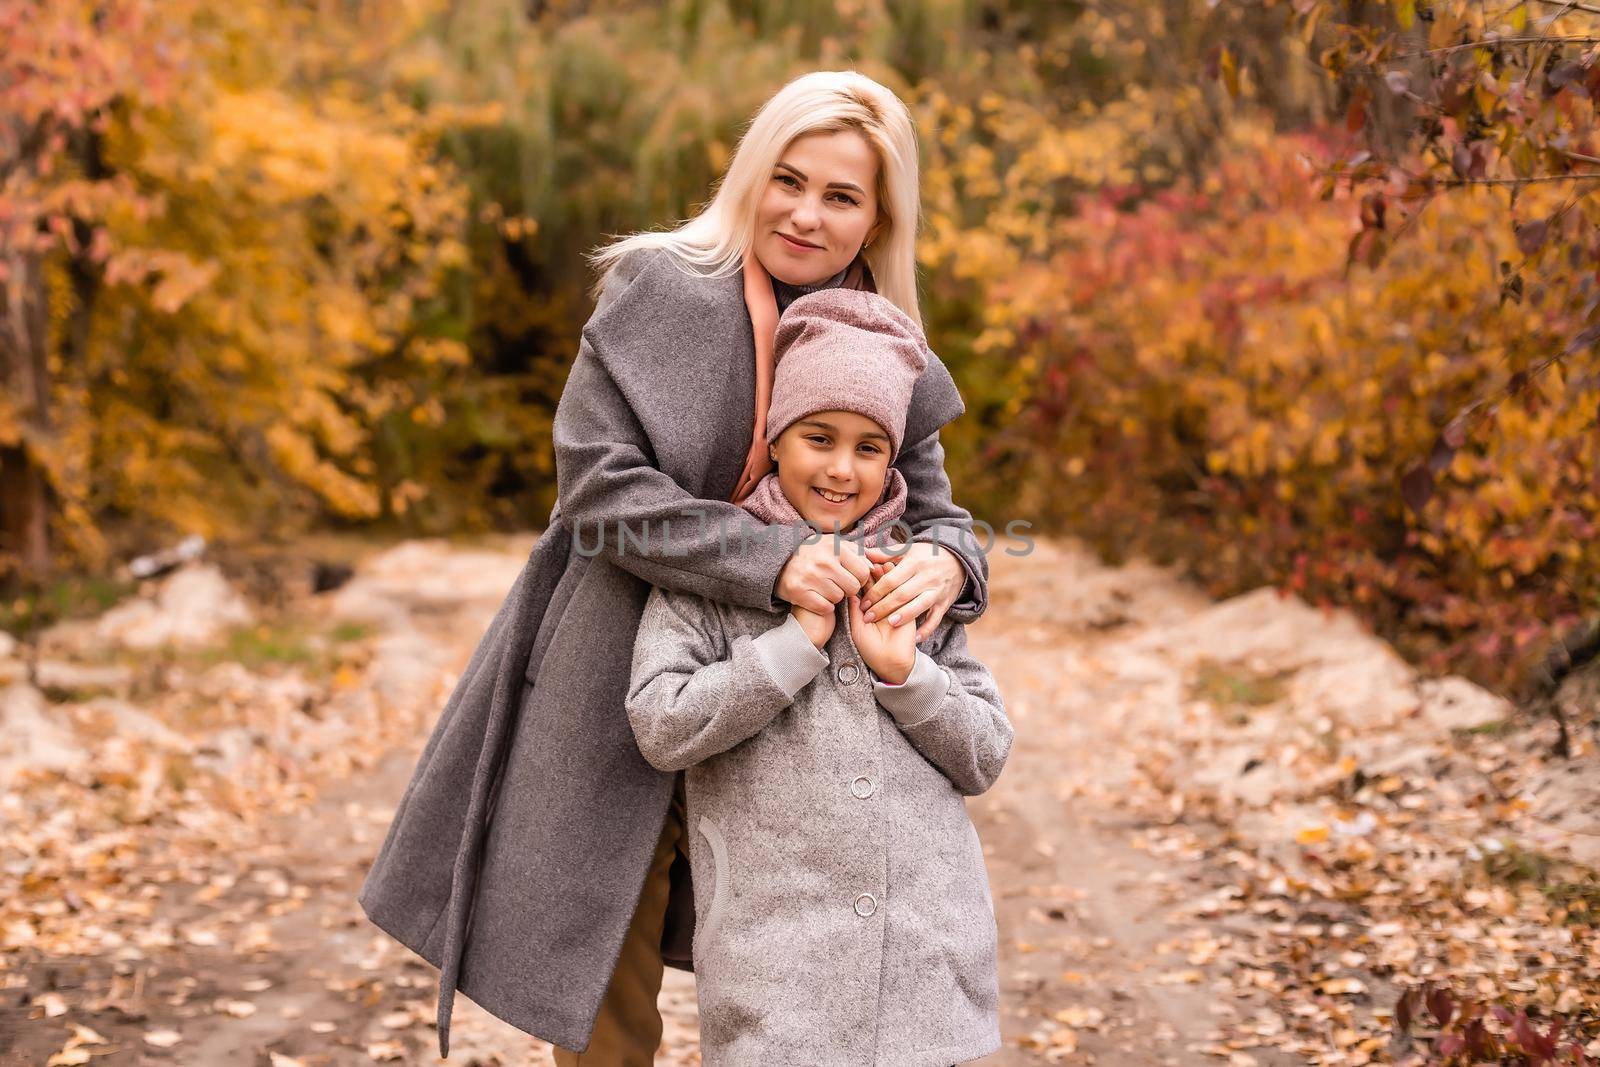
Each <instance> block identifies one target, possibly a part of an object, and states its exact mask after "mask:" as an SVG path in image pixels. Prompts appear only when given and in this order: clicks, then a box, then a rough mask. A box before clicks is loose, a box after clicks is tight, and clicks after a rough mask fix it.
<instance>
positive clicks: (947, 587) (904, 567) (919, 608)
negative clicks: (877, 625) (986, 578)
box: [861, 541, 967, 644]
mask: <svg viewBox="0 0 1600 1067" xmlns="http://www.w3.org/2000/svg"><path fill="white" fill-rule="evenodd" d="M866 554H867V559H868V560H870V561H871V562H873V563H882V564H887V565H888V571H887V573H885V574H884V575H883V576H882V577H878V578H876V579H875V580H873V582H872V585H871V587H870V588H869V589H868V590H867V591H866V592H865V593H863V594H862V597H861V599H862V602H863V606H864V607H865V609H866V611H865V618H866V620H867V621H868V622H876V621H878V620H879V619H886V620H887V621H888V622H890V623H891V624H892V623H898V622H909V621H911V620H912V619H915V618H917V617H918V616H919V615H921V614H922V613H923V612H927V613H928V617H927V619H926V620H924V621H923V623H922V625H921V626H919V627H918V628H917V642H918V643H919V644H920V643H921V642H923V641H926V640H927V639H928V635H930V634H932V633H933V631H934V630H936V629H938V628H939V623H940V622H942V621H943V620H944V613H945V612H947V611H949V610H950V605H951V604H954V603H955V602H956V598H957V597H959V596H960V595H961V589H962V587H963V586H965V585H966V584H967V572H966V569H965V568H963V567H962V566H961V563H960V561H958V560H957V559H956V555H955V553H954V552H952V551H950V550H949V549H948V548H943V547H940V546H938V545H932V544H929V543H928V542H926V541H916V542H913V543H912V544H910V545H908V546H904V549H903V551H902V550H901V549H896V550H895V551H893V552H890V551H888V550H886V549H882V548H877V547H871V548H868V549H867V553H866Z"/></svg>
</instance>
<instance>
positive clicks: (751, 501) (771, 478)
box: [739, 467, 907, 547]
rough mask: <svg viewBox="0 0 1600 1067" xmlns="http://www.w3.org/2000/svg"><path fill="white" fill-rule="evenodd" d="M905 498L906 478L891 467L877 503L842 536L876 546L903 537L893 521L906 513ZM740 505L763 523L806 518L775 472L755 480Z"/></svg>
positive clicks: (795, 522)
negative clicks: (796, 508) (784, 491)
mask: <svg viewBox="0 0 1600 1067" xmlns="http://www.w3.org/2000/svg"><path fill="white" fill-rule="evenodd" d="M906 497H907V492H906V480H905V477H904V476H903V475H901V473H900V472H899V471H897V470H895V469H894V468H893V467H890V468H889V474H888V477H886V478H885V479H884V480H883V493H882V494H881V495H880V496H879V497H878V502H877V503H876V504H874V505H872V508H871V509H870V510H869V511H868V512H867V513H866V514H865V515H863V516H861V518H859V519H857V520H856V524H855V525H854V526H852V527H851V528H850V529H848V530H846V531H845V532H844V533H843V534H842V535H841V536H843V537H845V538H847V539H849V540H852V541H860V542H861V543H862V544H864V545H875V546H877V547H883V546H884V545H887V544H891V543H895V542H898V541H901V540H903V539H904V537H905V529H904V527H903V526H902V527H899V528H896V527H895V526H893V525H892V523H893V522H894V521H895V520H896V519H898V518H900V516H902V515H904V514H905V511H906ZM739 506H740V507H742V508H744V509H745V510H746V511H748V512H750V514H752V515H754V516H755V517H756V518H758V519H760V520H761V521H762V522H764V523H775V524H778V525H781V526H796V525H800V524H802V523H804V522H805V521H806V520H805V519H804V518H803V517H802V516H801V514H800V512H799V511H797V510H795V506H794V505H793V504H791V503H790V502H789V498H788V497H786V496H784V495H783V490H782V489H780V488H779V487H778V472H777V471H773V472H772V473H770V474H768V475H766V476H764V477H763V478H762V479H761V480H760V481H759V482H757V483H756V487H755V488H754V489H753V490H751V492H750V494H749V495H748V496H746V497H745V498H744V499H743V500H741V501H739Z"/></svg>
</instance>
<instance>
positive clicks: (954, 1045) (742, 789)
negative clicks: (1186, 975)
mask: <svg viewBox="0 0 1600 1067" xmlns="http://www.w3.org/2000/svg"><path fill="white" fill-rule="evenodd" d="M847 619H848V611H847V608H846V606H845V605H843V604H841V605H840V606H839V607H838V609H837V613H836V622H835V625H834V630H833V636H832V637H831V638H829V640H828V642H827V644H826V646H825V648H824V649H823V650H818V649H817V648H816V646H814V645H813V644H812V643H811V639H810V638H809V637H807V636H806V633H805V631H804V630H803V629H801V627H800V624H799V623H798V622H796V621H795V620H794V618H793V616H792V615H790V614H789V613H788V612H787V611H783V612H781V613H779V614H774V613H772V612H769V611H765V610H763V609H759V608H749V607H743V606H741V605H734V604H718V603H715V602H713V601H710V600H707V599H705V598H704V597H701V596H696V595H694V594H692V593H676V592H672V591H670V590H663V589H656V590H654V591H652V592H651V594H650V599H649V602H648V603H646V604H645V609H644V617H643V619H642V620H641V622H640V624H639V634H638V639H637V640H636V642H635V644H634V652H633V678H632V680H631V681H630V682H629V685H628V701H627V709H628V717H629V720H630V721H631V722H632V724H633V730H634V734H635V736H636V737H637V738H638V741H639V750H640V751H641V752H642V753H643V754H644V757H645V759H647V760H649V761H650V763H651V764H652V765H654V766H656V767H659V768H660V769H662V770H664V771H675V770H684V769H686V770H687V780H686V782H685V787H686V790H687V801H688V822H689V826H688V830H689V839H690V856H691V861H692V865H693V871H694V890H695V893H694V898H695V906H696V909H697V912H698V914H697V916H696V919H697V921H696V924H695V940H694V959H695V986H696V991H697V993H698V995H699V1002H700V1048H701V1054H702V1056H703V1057H704V1060H705V1064H706V1067H742V1065H745V1064H781V1063H794V1064H827V1065H828V1067H947V1065H949V1064H952V1063H959V1062H965V1061H967V1060H974V1059H977V1058H978V1057H980V1056H985V1055H988V1054H989V1053H991V1052H994V1051H995V1050H996V1049H998V1048H999V1047H1000V1018H999V985H998V976H997V964H996V954H995V941H996V936H995V921H994V908H993V904H992V902H991V900H990V896H989V879H988V876H987V873H986V871H985V869H984V864H983V850H982V849H981V848H980V847H979V844H978V835H977V832H976V831H975V830H974V829H973V826H972V822H971V820H970V819H969V818H968V817H967V808H966V802H965V801H964V800H963V799H962V797H963V796H972V795H974V794H976V793H981V792H983V791H984V790H985V789H987V788H989V786H990V785H991V784H992V783H993V782H994V780H995V778H996V777H997V776H998V775H999V773H1000V768H1001V767H1002V766H1003V765H1004V764H1005V760H1006V756H1007V755H1008V754H1009V753H1010V751H1011V735H1012V730H1011V724H1010V723H1009V722H1008V721H1007V719H1006V714H1005V707H1004V705H1003V704H1002V703H1001V700H1000V694H999V692H998V690H997V689H996V687H995V684H994V678H993V677H992V676H991V675H990V673H989V672H988V670H987V669H985V668H984V666H983V665H982V664H981V663H979V662H978V661H977V660H975V659H973V657H972V656H971V655H970V654H969V653H968V652H967V644H966V634H965V628H964V627H962V626H961V625H960V624H958V623H954V622H950V621H948V620H947V621H946V622H944V623H942V624H941V625H940V626H939V627H938V629H937V630H935V631H934V633H933V635H931V637H930V638H929V640H928V641H926V642H924V643H923V647H922V648H920V649H919V650H918V652H917V657H916V666H915V667H914V668H913V670H912V672H911V676H910V677H909V678H908V679H906V682H905V684H904V685H900V686H885V685H884V684H883V683H881V682H879V681H878V680H877V679H876V678H875V677H874V676H873V675H872V673H871V672H870V671H869V670H868V669H867V666H866V664H865V663H864V662H863V661H862V658H861V655H860V653H859V651H858V650H857V648H856V645H855V642H854V641H853V640H852V638H851V634H850V628H849V623H848V621H847Z"/></svg>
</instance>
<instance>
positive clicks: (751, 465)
mask: <svg viewBox="0 0 1600 1067" xmlns="http://www.w3.org/2000/svg"><path fill="white" fill-rule="evenodd" d="M840 288H841V289H865V290H866V291H867V292H869V293H875V292H877V291H878V289H877V286H876V285H875V284H874V283H873V280H872V271H871V270H870V269H869V268H868V267H867V264H866V261H865V260H864V259H862V258H861V257H860V256H857V257H856V259H855V262H853V263H852V264H851V266H850V272H849V273H848V274H846V275H845V277H844V281H843V282H841V283H840ZM744 306H745V308H746V310H748V311H749V312H750V325H751V328H752V329H753V331H754V333H755V342H756V424H755V429H754V431H753V433H752V434H751V441H750V451H749V453H748V454H746V456H745V460H744V470H743V471H741V472H740V474H739V481H738V483H737V484H736V485H735V487H734V490H733V496H732V497H730V498H729V499H730V500H732V501H733V503H735V504H737V503H739V502H740V501H741V500H742V499H743V498H744V497H746V496H748V495H749V494H750V493H751V492H752V491H754V489H755V487H756V483H757V482H759V481H761V479H762V478H764V477H765V476H766V475H767V473H768V472H770V471H771V470H772V457H771V456H769V455H768V454H767V409H768V408H770V407H771V406H772V379H773V375H774V374H775V373H776V368H777V365H778V363H777V359H776V357H775V356H774V354H773V346H774V343H775V341H776V339H777V336H778V298H777V296H776V295H774V294H773V292H772V275H770V274H768V273H767V268H765V267H763V266H762V265H761V261H760V260H758V259H757V258H756V253H755V249H754V248H750V249H747V250H746V251H745V254H744ZM778 495H779V496H780V497H781V496H782V494H781V493H780V494H778Z"/></svg>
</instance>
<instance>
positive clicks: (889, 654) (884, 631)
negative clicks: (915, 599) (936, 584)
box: [850, 596, 917, 685]
mask: <svg viewBox="0 0 1600 1067" xmlns="http://www.w3.org/2000/svg"><path fill="white" fill-rule="evenodd" d="M916 632H917V628H916V627H915V626H913V625H912V624H911V620H910V619H907V620H906V621H905V622H903V623H900V624H899V625H896V624H894V623H891V622H888V621H887V620H885V621H882V622H868V621H867V620H866V618H865V617H864V616H863V614H862V611H861V598H860V597H859V596H852V597H851V598H850V639H851V640H852V641H854V642H855V643H856V648H857V649H859V650H860V651H861V658H862V659H863V660H865V661H866V664H867V666H868V667H871V668H872V673H873V674H876V675H877V676H878V677H879V678H882V679H883V680H884V681H886V682H888V683H889V684H890V685H904V684H905V681H906V679H907V678H909V677H911V668H912V666H913V665H914V664H915V663H916V661H917V639H916Z"/></svg>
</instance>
